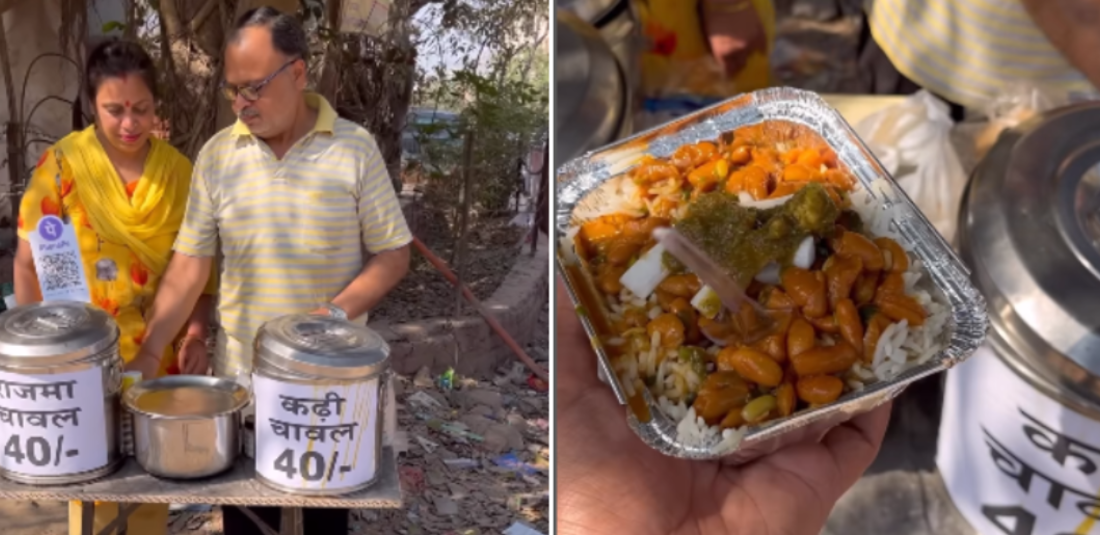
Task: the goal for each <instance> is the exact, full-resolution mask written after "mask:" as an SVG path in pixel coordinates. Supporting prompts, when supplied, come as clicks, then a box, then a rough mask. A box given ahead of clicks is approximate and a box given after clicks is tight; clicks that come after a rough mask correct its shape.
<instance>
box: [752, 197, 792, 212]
mask: <svg viewBox="0 0 1100 535" xmlns="http://www.w3.org/2000/svg"><path fill="white" fill-rule="evenodd" d="M791 197H794V195H784V196H783V197H776V198H774V199H764V200H760V201H756V200H752V196H751V195H750V196H748V198H749V200H745V198H744V197H739V199H740V201H741V206H744V207H745V208H756V209H758V210H767V209H768V208H775V207H776V206H783V205H784V204H787V201H789V200H791Z"/></svg>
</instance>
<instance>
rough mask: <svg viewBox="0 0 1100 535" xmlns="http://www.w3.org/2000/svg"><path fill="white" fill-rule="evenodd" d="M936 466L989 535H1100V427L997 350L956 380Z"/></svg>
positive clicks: (985, 352)
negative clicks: (1021, 372)
mask: <svg viewBox="0 0 1100 535" xmlns="http://www.w3.org/2000/svg"><path fill="white" fill-rule="evenodd" d="M936 465H937V466H938V467H939V469H940V473H941V474H943V478H944V483H945V484H946V486H947V491H948V493H949V494H950V495H951V499H952V501H954V502H955V506H956V507H957V508H958V510H959V512H960V513H962V515H963V516H964V517H965V518H966V520H967V521H968V522H970V525H971V526H972V527H974V529H975V530H977V531H978V533H981V534H982V535H1070V534H1075V535H1086V534H1100V470H1098V467H1100V421H1097V420H1093V419H1091V418H1088V417H1085V416H1084V415H1082V414H1080V413H1077V412H1075V411H1073V410H1070V409H1068V408H1066V407H1065V406H1063V405H1062V404H1060V403H1058V402H1056V401H1054V400H1053V399H1051V398H1049V397H1047V396H1045V395H1043V394H1042V393H1041V392H1039V391H1038V390H1036V389H1034V388H1032V387H1031V386H1030V385H1028V384H1027V383H1026V382H1024V381H1023V380H1022V379H1021V378H1020V377H1019V376H1017V375H1016V374H1015V373H1013V372H1012V370H1011V369H1009V368H1008V366H1006V365H1005V364H1004V363H1003V362H1002V361H1001V360H999V359H998V358H997V356H996V355H995V354H994V353H993V351H992V350H991V349H990V348H988V347H983V348H981V349H979V350H978V351H977V352H976V353H975V354H974V355H973V356H972V357H970V358H969V359H967V360H966V361H965V362H964V363H962V364H960V365H959V366H957V367H956V368H955V369H953V370H951V371H950V372H948V375H947V388H946V395H945V397H944V405H943V420H942V422H941V424H940V435H939V447H938V450H937V454H936Z"/></svg>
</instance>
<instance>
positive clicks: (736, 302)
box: [653, 227, 773, 343]
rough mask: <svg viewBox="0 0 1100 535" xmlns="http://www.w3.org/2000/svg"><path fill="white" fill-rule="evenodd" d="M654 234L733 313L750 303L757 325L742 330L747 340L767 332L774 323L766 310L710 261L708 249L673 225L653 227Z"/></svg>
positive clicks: (748, 341)
mask: <svg viewBox="0 0 1100 535" xmlns="http://www.w3.org/2000/svg"><path fill="white" fill-rule="evenodd" d="M653 237H654V238H656V239H657V241H658V242H659V243H660V244H661V245H664V247H665V250H666V251H668V253H669V254H671V255H672V256H674V257H676V259H677V260H679V261H680V262H683V263H684V265H685V266H687V268H688V269H689V270H691V272H692V273H694V274H695V275H696V276H698V277H699V280H701V281H703V284H706V285H707V286H710V288H711V289H712V290H714V293H715V294H717V295H718V299H719V300H720V301H722V304H723V305H724V306H725V307H726V308H727V309H728V310H729V311H730V313H731V314H737V313H738V312H739V311H740V310H741V307H742V305H743V304H745V303H748V304H749V306H750V307H751V308H752V310H753V311H754V312H755V313H756V322H755V325H756V328H755V329H752V330H751V331H749V332H744V333H741V336H742V337H743V338H744V342H746V343H751V342H755V341H756V340H759V339H760V338H763V337H764V336H767V335H768V333H769V332H770V331H771V328H772V326H773V320H772V318H771V316H769V315H768V314H767V313H766V309H765V308H764V307H763V306H761V305H760V303H758V302H756V300H755V299H752V298H751V297H749V296H748V295H745V291H744V290H742V289H741V286H740V285H739V284H737V281H735V280H733V278H732V277H730V276H729V275H727V274H726V272H725V271H724V270H723V269H722V268H720V267H718V264H716V263H715V262H714V261H713V260H711V258H710V257H709V256H707V254H706V253H705V252H703V251H702V250H701V249H699V248H698V247H696V246H695V244H694V243H691V241H690V240H688V239H687V238H686V237H685V236H684V235H683V234H680V233H679V232H678V231H677V230H676V229H673V228H670V227H662V228H658V229H654V230H653Z"/></svg>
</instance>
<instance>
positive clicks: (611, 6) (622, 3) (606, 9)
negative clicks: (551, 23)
mask: <svg viewBox="0 0 1100 535" xmlns="http://www.w3.org/2000/svg"><path fill="white" fill-rule="evenodd" d="M554 5H555V6H556V7H558V8H561V9H566V10H569V11H572V12H573V13H576V14H577V16H578V17H580V18H581V20H583V21H585V22H587V23H589V24H591V25H593V26H596V27H597V28H598V27H600V26H603V25H604V24H605V23H606V22H607V21H609V20H611V19H613V18H615V17H616V16H617V15H618V14H619V13H621V12H622V11H625V10H628V9H630V0H558V1H557V2H555V4H554Z"/></svg>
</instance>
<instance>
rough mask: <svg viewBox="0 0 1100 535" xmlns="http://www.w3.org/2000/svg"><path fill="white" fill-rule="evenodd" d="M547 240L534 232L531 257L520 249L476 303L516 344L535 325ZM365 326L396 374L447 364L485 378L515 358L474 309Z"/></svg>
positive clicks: (545, 288)
mask: <svg viewBox="0 0 1100 535" xmlns="http://www.w3.org/2000/svg"><path fill="white" fill-rule="evenodd" d="M548 243H549V240H548V239H547V237H546V235H545V234H540V235H539V247H538V252H537V253H535V256H533V257H532V256H530V255H529V254H528V252H527V249H526V248H525V249H524V252H523V253H522V255H521V256H520V258H519V260H517V261H516V264H515V266H513V267H512V271H511V272H509V273H508V276H507V277H506V278H505V279H504V282H503V283H502V284H501V285H500V288H497V290H496V292H494V293H493V295H492V296H490V297H489V299H487V300H485V301H483V302H482V304H484V305H485V307H486V308H487V309H488V310H490V311H491V312H492V313H493V315H494V316H495V317H496V319H497V321H499V322H500V323H501V325H502V326H503V327H504V329H505V330H506V331H507V332H508V333H509V334H510V335H512V337H513V338H514V339H515V341H516V342H517V343H518V344H519V345H520V346H521V347H522V346H524V345H525V344H526V343H527V342H528V341H529V340H530V339H531V337H532V336H533V335H534V332H535V329H536V328H538V319H539V313H540V312H541V311H542V307H543V304H545V303H546V299H547V297H548V296H549V282H548V281H549V254H550V250H549V245H548ZM370 327H371V329H374V330H375V331H377V332H378V333H379V334H381V335H382V337H383V338H385V339H386V341H388V342H389V344H390V348H391V356H392V361H391V362H392V365H393V368H394V370H395V371H397V372H398V373H402V374H413V373H416V371H417V370H419V369H420V368H421V367H422V366H428V367H429V368H431V370H432V372H433V373H440V372H443V371H445V370H446V369H447V368H448V367H450V366H453V367H454V368H455V372H457V373H459V374H462V375H465V376H468V377H479V378H486V377H490V376H492V375H493V374H494V373H495V369H496V368H497V367H498V366H499V365H500V364H501V363H503V362H506V361H509V360H518V359H517V357H516V356H515V354H514V353H513V352H512V350H511V349H509V348H508V346H507V345H505V343H504V340H503V339H501V338H500V337H499V336H497V334H496V333H495V332H493V330H492V329H491V328H490V327H489V324H488V323H486V322H485V320H484V319H482V317H481V316H480V315H478V314H477V313H476V311H474V312H473V315H471V316H465V317H462V318H458V319H454V320H446V319H429V320H420V321H415V322H410V323H404V324H388V323H385V322H379V323H371V324H370Z"/></svg>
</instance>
